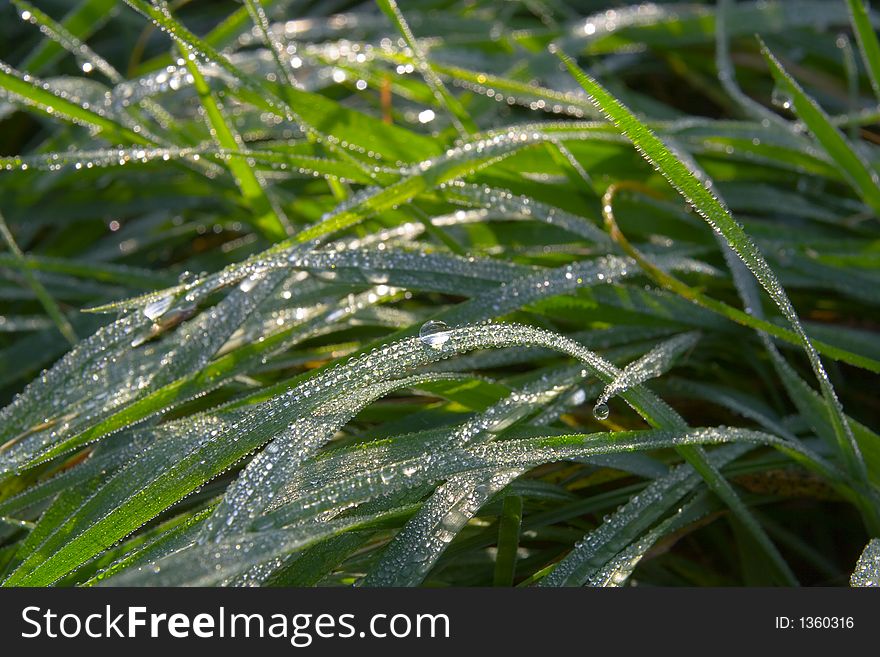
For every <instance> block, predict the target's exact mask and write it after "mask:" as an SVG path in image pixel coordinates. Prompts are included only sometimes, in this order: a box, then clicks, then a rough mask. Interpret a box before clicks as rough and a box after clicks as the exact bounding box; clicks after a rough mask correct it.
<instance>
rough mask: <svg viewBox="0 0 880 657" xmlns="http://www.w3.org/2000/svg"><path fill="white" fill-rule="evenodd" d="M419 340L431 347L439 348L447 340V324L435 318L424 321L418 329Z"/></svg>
mask: <svg viewBox="0 0 880 657" xmlns="http://www.w3.org/2000/svg"><path fill="white" fill-rule="evenodd" d="M419 340H421V342H422V344H424V345H425V346H427V347H431V349H440V348H441V347H442V346H443V345H444V344H446V341H447V340H449V326H448V325H447V324H446V323H445V322H438V321H435V320H431V321H428V322H425V323H424V324H423V325H422V328H420V329H419Z"/></svg>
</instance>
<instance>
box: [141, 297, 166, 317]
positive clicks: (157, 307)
mask: <svg viewBox="0 0 880 657" xmlns="http://www.w3.org/2000/svg"><path fill="white" fill-rule="evenodd" d="M172 301H173V297H171V296H167V297H162V298H161V299H156V300H155V301H151V302H150V303H148V304H147V305H146V306H144V315H146V316H147V318H148V319H153V320H155V319H158V318H159V317H161V316H162V315H164V314H165V312H166V311H167V310H168V309H169V308H170V307H171V302H172Z"/></svg>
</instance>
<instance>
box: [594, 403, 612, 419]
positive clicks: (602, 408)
mask: <svg viewBox="0 0 880 657" xmlns="http://www.w3.org/2000/svg"><path fill="white" fill-rule="evenodd" d="M610 414H611V411H610V410H609V408H608V404H596V405H595V406H594V407H593V417H594V418H596V419H597V420H607V419H608V416H609V415H610Z"/></svg>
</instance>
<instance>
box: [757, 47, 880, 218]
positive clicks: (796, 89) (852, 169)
mask: <svg viewBox="0 0 880 657" xmlns="http://www.w3.org/2000/svg"><path fill="white" fill-rule="evenodd" d="M760 44H761V53H762V54H763V55H764V59H766V60H767V64H768V65H769V66H770V72H771V73H772V74H773V78H774V79H775V80H776V85H777V89H778V90H779V92H780V93H781V94H782V96H783V98H785V100H784V101H783V102H785V103H788V104H790V106H791V109H792V111H794V113H795V114H796V115H797V116H798V117H799V118H800V119H801V120H802V121H803V122H804V124H805V125H806V126H807V128H808V129H809V130H810V132H811V133H812V134H813V136H814V137H815V138H816V140H817V141H818V142H819V143H820V144H821V145H822V147H823V148H824V149H825V150H826V152H827V153H828V154H829V155H830V156H831V158H832V159H833V160H834V161H835V162H836V163H837V164H838V165H839V166H840V168H841V171H842V172H843V173H844V175H846V177H847V178H848V179H849V181H850V184H851V185H852V186H853V187H854V188H855V189H856V191H857V192H858V193H859V196H861V197H862V199H863V200H864V201H865V203H866V204H867V205H868V206H869V207H870V208H871V209H872V210H873V211H874V214H875V216H880V176H878V175H877V172H876V171H874V170H873V169H872V168H871V165H870V164H869V163H868V162H866V161H865V160H864V159H863V158H862V157H861V156H860V155H859V154H858V153H857V152H856V151H855V150H854V149H853V148H852V146H850V144H849V143H848V142H847V139H846V137H845V136H844V135H843V133H842V132H840V130H839V129H837V128H835V127H834V126H833V125H832V124H831V120H830V119H829V118H828V115H827V114H825V112H824V111H823V110H822V108H821V107H819V105H818V104H817V103H816V101H814V100H813V99H812V98H810V97H809V96H808V95H807V94H806V93H804V90H803V89H802V88H801V86H800V85H799V84H798V83H797V82H796V81H795V79H794V78H793V77H791V76H790V75H789V74H788V73H787V72H786V71H785V69H784V68H783V67H782V64H781V63H780V62H779V60H778V59H776V57H775V56H774V55H773V53H771V52H770V50H769V49H768V48H767V46H766V45H765V44H764V42H763V41H760Z"/></svg>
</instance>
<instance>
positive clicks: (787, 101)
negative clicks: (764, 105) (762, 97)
mask: <svg viewBox="0 0 880 657" xmlns="http://www.w3.org/2000/svg"><path fill="white" fill-rule="evenodd" d="M770 102H772V103H773V104H774V105H776V106H777V107H781V108H782V109H790V108H791V94H789V93H788V91H787V90H786V89H783V88H781V87H778V86H777V87H773V93H772V95H771V96H770Z"/></svg>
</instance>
